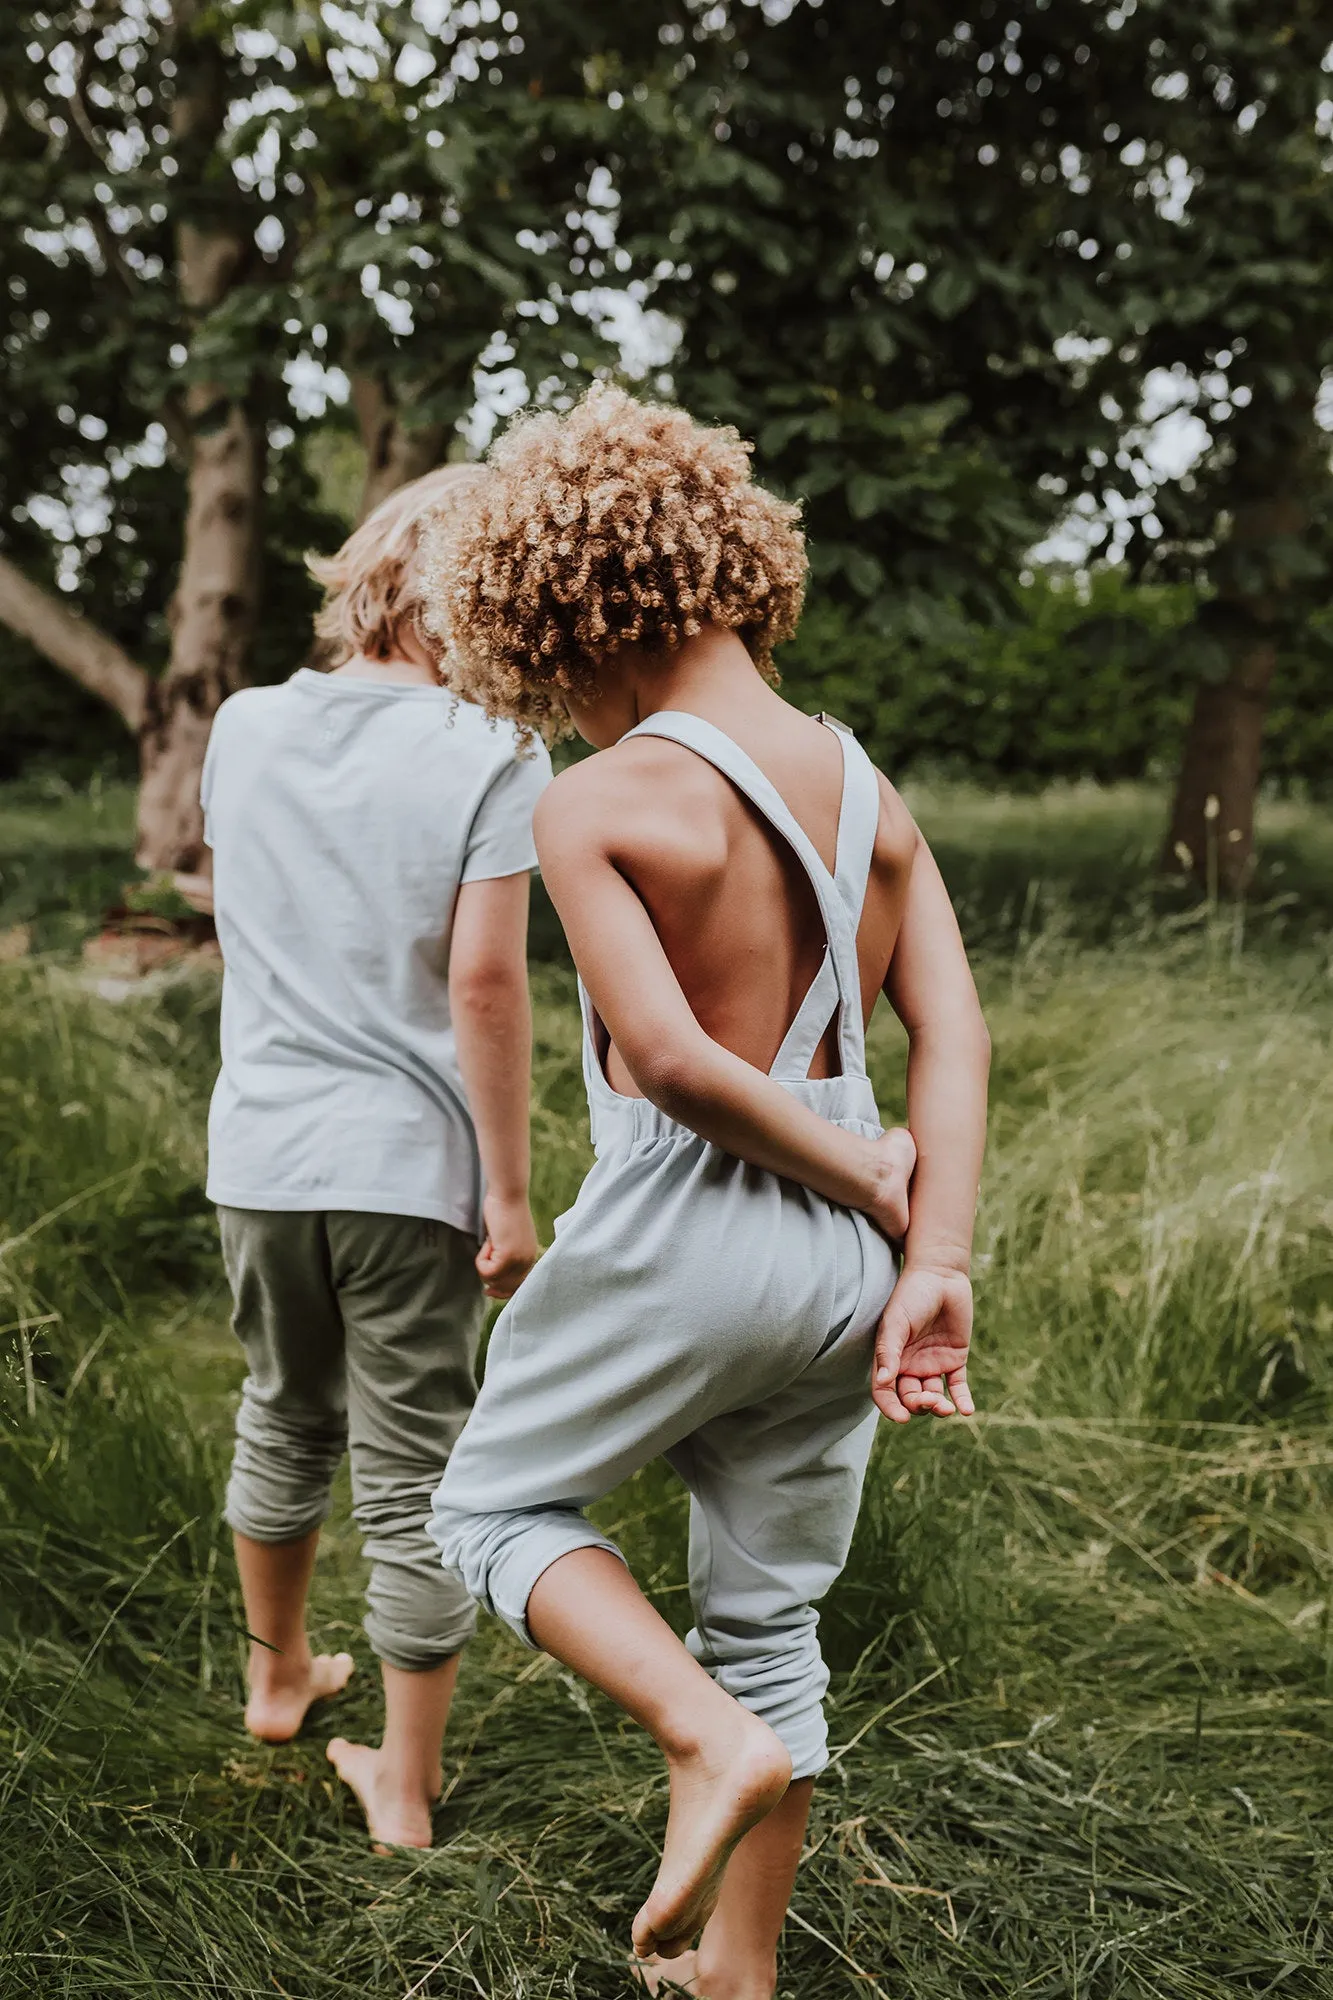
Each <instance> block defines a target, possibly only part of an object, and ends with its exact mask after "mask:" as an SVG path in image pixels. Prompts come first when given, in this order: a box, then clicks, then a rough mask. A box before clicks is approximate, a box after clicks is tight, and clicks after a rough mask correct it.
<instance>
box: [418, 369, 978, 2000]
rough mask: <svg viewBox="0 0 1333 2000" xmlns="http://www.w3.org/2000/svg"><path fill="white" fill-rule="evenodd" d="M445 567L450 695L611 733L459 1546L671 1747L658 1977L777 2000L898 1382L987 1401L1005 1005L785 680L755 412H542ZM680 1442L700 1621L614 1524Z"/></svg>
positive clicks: (695, 1988)
mask: <svg viewBox="0 0 1333 2000" xmlns="http://www.w3.org/2000/svg"><path fill="white" fill-rule="evenodd" d="M427 580H428V585H429V593H430V595H431V598H432V601H433V607H434V612H433V615H434V617H435V618H436V620H437V622H438V623H439V625H440V628H441V629H442V630H443V631H444V632H445V633H446V634H447V636H448V639H449V641H450V644H451V647H452V649H453V654H452V657H453V659H454V662H455V665H454V669H453V670H454V672H455V674H456V676H457V685H459V686H460V687H462V688H464V689H465V690H466V691H467V692H468V693H469V694H470V695H471V696H472V697H473V698H475V699H476V700H477V701H478V702H480V703H482V704H483V705H484V706H485V707H487V708H488V709H489V710H490V712H491V713H493V714H495V715H499V716H504V717H506V718H507V719H510V720H512V721H513V722H515V723H517V724H520V725H525V726H527V727H528V728H529V729H541V730H545V731H547V732H549V733H554V732H555V731H557V730H558V729H560V728H562V727H564V726H565V725H566V724H569V723H572V725H573V726H574V728H575V729H577V730H578V732H579V733H580V735H582V736H583V737H584V738H585V739H586V740H587V741H588V742H589V743H591V744H592V745H594V746H595V748H596V749H597V750H598V751H599V753H600V754H599V755H597V756H595V757H591V758H589V759H588V760H586V761H585V762H583V763H580V764H576V765H574V766H573V767H572V768H571V769H569V770H568V771H566V772H565V773H563V774H562V776H560V777H559V778H557V779H556V781H555V783H554V784H553V785H552V786H551V788H550V790H549V791H548V792H547V793H546V794H545V795H544V797H543V798H542V800H541V803H540V805H539V807H538V811H537V816H536V834H537V847H538V852H539V854H540V857H541V864H542V871H543V875H544V877H545V880H546V883H547V886H548V888H549V890H550V893H551V896H552V898H553V900H554V902H555V905H556V908H557V910H558V911H559V914H560V916H561V918H562V920H563V922H564V925H565V929H566V931H567V933H568V936H569V941H570V945H571V948H572V950H573V954H574V959H575V963H576V965H577V967H578V971H579V974H580V979H581V987H582V998H583V1013H584V1073H585V1077H586V1081H587V1088H588V1097H589V1101H590V1106H591V1112H592V1129H593V1141H594V1146H595V1151H596V1160H595V1163H594V1165H593V1167H592V1169H591V1171H590V1173H589V1175H588V1177H587V1179H586V1181H585V1182H584V1184H583V1187H582V1189H581V1191H580V1193H579V1196H578V1199H577V1201H576V1202H575V1204H574V1206H573V1208H572V1209H571V1210H570V1212H569V1213H568V1214H567V1215H566V1216H564V1217H563V1218H562V1219H561V1220H560V1222H559V1223H558V1224H557V1234H556V1240H555V1245H554V1247H553V1248H552V1249H551V1250H550V1251H549V1252H548V1253H547V1255H546V1257H545V1258H544V1259H543V1260H542V1262H541V1264H539V1265H538V1267H537V1269H536V1271H535V1272H534V1273H533V1275H532V1276H531V1277H530V1278H529V1279H528V1280H527V1281H526V1283H525V1284H524V1286H523V1288H522V1290H521V1291H520V1292H519V1293H518V1294H517V1296H516V1297H515V1298H514V1299H513V1300H512V1301H511V1302H510V1304H509V1305H508V1306H507V1307H506V1308H505V1310H504V1312H503V1313H502V1314H501V1316H500V1319H499V1321H498V1322H497V1325H496V1328H495V1332H494V1336H493V1339H492V1344H491V1347H490V1351H489V1356H488V1361H487V1370H486V1381H485V1385H484V1387H483V1389H482V1391H481V1394H480V1397H479V1399H478V1402H477V1406H476V1409H475V1410H474V1412H473V1415H472V1417H471V1419H470V1420H469V1423H468V1426H467V1429H466V1431H465V1432H464V1434H463V1437H462V1438H461V1440H460V1442H459V1444H458V1447H457V1449H456V1450H455V1452H454V1455H453V1457H452V1458H451V1460H450V1462H449V1465H448V1467H447V1469H446V1471H445V1474H444V1477H443V1479H442V1481H441V1483H440V1488H439V1491H438V1493H437V1495H436V1498H435V1511H434V1533H435V1537H436V1540H437V1541H438V1543H439V1546H440V1549H441V1552H442V1555H443V1559H444V1561H445V1563H446V1564H447V1565H448V1566H449V1567H450V1568H451V1570H453V1571H454V1572H456V1573H457V1574H459V1575H461V1577H462V1578H463V1579H464V1581H465V1582H466V1583H467V1586H468V1588H469V1590H470V1591H471V1592H472V1594H473V1596H474V1597H476V1598H477V1599H479V1600H480V1602H481V1603H483V1604H485V1605H487V1606H488V1607H489V1608H490V1609H491V1610H492V1611H494V1612H496V1613H497V1614H498V1615H499V1616H500V1617H502V1618H503V1619H505V1620H506V1621H507V1622H508V1623H509V1625H510V1626H511V1627H512V1628H513V1630H514V1631H515V1632H516V1633H517V1634H518V1635H519V1636H520V1637H521V1638H523V1639H524V1640H525V1641H526V1642H527V1643H528V1644H531V1645H535V1646H538V1647H543V1648H545V1650H546V1651H547V1652H549V1653H552V1654H554V1655H555V1656H556V1658H557V1659H560V1660H562V1661H564V1662H565V1663H566V1664H567V1665H569V1666H571V1667H573V1668H574V1669H576V1670H577V1671H578V1672H579V1673H581V1674H582V1675H584V1676H585V1677H586V1678H587V1679H588V1680H590V1681H591V1682H592V1683H593V1684H594V1685H595V1686H597V1687H598V1688H600V1689H602V1690H603V1691H604V1692H605V1693H606V1694H608V1695H610V1696H611V1697H612V1699H613V1700H615V1701H617V1702H618V1703H619V1704H620V1705H621V1706H622V1708H624V1709H625V1710H626V1711H627V1713H628V1714H630V1715H631V1716H633V1717H634V1718H635V1719H636V1720H637V1721H639V1722H641V1723H642V1724H643V1725H644V1726H645V1727H646V1728H647V1729H648V1730H650V1731H651V1733H652V1735H653V1736H654V1737H655V1739H656V1741H657V1743H658V1744H659V1746H660V1747H661V1749H662V1751H663V1753H664V1755H665V1757H666V1761H667V1766H668V1771H669V1775H670V1791H671V1798H670V1810H669V1815H668V1820H667V1829H666V1841H665V1848H664V1852H663V1855H662V1861H661V1866H660V1868H659V1870H658V1873H657V1877H656V1880H655V1881H654V1883H653V1885H652V1887H651V1890H650V1892H649V1894H648V1896H647V1898H646V1900H645V1901H644V1903H643V1905H642V1907H641V1909H640V1910H639V1912H638V1915H637V1916H636V1917H635V1919H634V1924H633V1942H634V1949H635V1952H636V1954H637V1956H638V1959H639V1962H640V1967H641V1973H642V1977H643V1978H644V1979H645V1981H646V1982H647V1983H648V1984H650V1985H652V1986H654V1987H656V1985H657V1984H658V1983H659V1982H660V1981H662V1980H663V1979H665V1978H668V1977H669V1978H670V1980H672V1981H673V1982H676V1983H678V1984H679V1986H681V1987H683V1988H684V1989H685V1990H686V1991H688V1992H691V1993H694V1994H696V1995H699V1996H705V1997H706V2000H771V1996H772V1994H773V1992H774V1990H775V1985H776V1979H777V1946H778V1938H779V1933H780V1931H781V1928H782V1923H783V1918H784V1915H785V1912H786V1908H787V1903H788V1899H789V1896H790V1893H791V1888H792V1883H793V1880H794V1877H795V1871H796V1866H797V1861H798V1859H799V1856H800V1852H801V1846H802V1841H803V1837H804V1832H805V1825H806V1818H807V1815H808V1812H809V1809H810V1802H811V1795H812V1790H813V1786H814V1781H815V1778H816V1776H817V1774H818V1772H819V1771H820V1770H821V1769H822V1768H823V1766H824V1764H825V1763H826V1761H827V1756H828V1751H827V1731H826V1726H825V1721H824V1714H823V1701H822V1697H823V1694H824V1691H825V1688H826V1686H827V1682H828V1675H827V1671H826V1669H825V1667H824V1665H823V1662H822V1660H821V1658H820V1652H819V1645H818V1639H817V1636H816V1626H817V1613H816V1611H815V1609H814V1607H815V1605H816V1604H817V1602H818V1601H819V1599H820V1598H821V1597H822V1596H823V1595H824V1594H825V1592H826V1591H827V1590H828V1589H829V1587H830V1585H831V1584H832V1583H833V1582H834V1580H835V1579H836V1577H837V1576H838V1573H839V1571H840V1569H841V1568H842V1565H843V1563H844V1561H845V1559H846V1555H847V1550H848V1546H849V1544H850V1540H851V1535H852V1529H853V1526H854V1524H855V1520H856V1513H857V1507H858V1503H859V1498H860V1492H861V1485H862V1480H863V1477H864V1474H865V1469H866V1464H867V1460H868V1457H869V1453H870V1447H871V1443H872V1440H873V1438H874V1434H875V1429H876V1424H877V1406H878V1411H879V1412H882V1413H883V1414H884V1415H885V1416H887V1417H889V1418H890V1419H892V1420H893V1421H895V1422H900V1423H901V1422H906V1421H907V1420H908V1419H909V1418H910V1417H911V1416H913V1415H914V1414H916V1413H918V1412H927V1413H934V1414H937V1415H940V1416H945V1415H949V1414H951V1413H952V1412H953V1411H954V1410H959V1411H962V1412H964V1413H970V1411H971V1409H972V1401H971V1396H970V1393H969V1390H968V1387H967V1354H968V1344H969V1338H970V1333H971V1322H972V1298H971V1288H970V1284H969V1280H968V1260H969V1253H970V1245H971V1237H972V1221H973V1211H974V1207H975V1203H976V1195H977V1183H978V1176H979V1173H980V1166H981V1155H982V1146H983V1140H984V1130H985V1102H986V1068H987V1040H986V1032H985V1027H984V1024H983V1022H982V1018H981V1013H980V1010H979V1008H978V1005H977V999H976V993H975V990H974V988H973V984H972V980H971V976H970V974H969V971H968V967H967V961H966V958H965V956H964V952H963V947H962V943H961V940H960V938H959V934H958V927H957V924H956V922H955V920H954V916H953V912H952V909H951V908H950V904H949V899H948V896H947V894H946V892H945V889H944V886H943V883H942V882H941V880H940V876H939V873H938V871H937V869H936V867H935V864H934V862H933V860H932V859H931V856H930V853H929V851H928V849H927V848H926V845H925V843H924V841H923V840H922V839H921V836H920V834H919V833H918V832H917V829H916V827H915V826H914V824H913V822H912V820H911V818H910V816H909V814H908V813H907V811H906V809H905V807H904V806H903V804H902V801H901V800H900V799H899V798H898V796H897V794H896V793H895V791H894V790H893V788H892V786H891V785H890V784H889V782H888V780H887V779H886V778H884V777H883V776H882V775H880V774H879V773H878V772H877V771H876V770H875V769H874V767H873V766H872V765H871V763H870V761H869V759H868V758H867V757H866V755H865V753H864V751H862V750H861V749H860V747H859V746H858V745H857V744H856V742H855V741H854V740H853V739H852V738H851V737H850V735H849V734H848V733H847V732H846V731H845V730H844V729H843V728H842V727H841V726H840V725H838V724H837V723H835V722H833V721H832V720H831V719H830V718H828V717H822V716H821V717H820V718H818V719H815V718H812V717H810V716H807V715H803V714H801V713H800V712H799V711H798V710H796V709H794V708H792V707H791V706H789V704H788V703H787V702H785V701H784V700H783V699H782V697H781V696H780V695H779V694H778V693H777V691H776V689H775V687H774V685H773V682H774V680H775V678H776V676H775V674H774V672H773V665H772V658H773V649H774V647H775V645H777V644H778V643H779V642H780V641H781V640H782V639H784V638H786V637H788V636H789V635H790V633H791V632H792V630H793V629H794V627H795V624H796V620H797V616H798V614H799V609H800V603H801V596H802V590H803V586H804V580H805V552H804V548H803V545H802V540H801V535H800V532H799V528H798V525H797V512H796V509H795V508H794V507H792V506H789V505H787V504H785V503H784V502H782V501H780V500H777V499H775V498H774V497H773V496H772V495H771V494H768V493H766V492H764V491H763V490H762V489H761V488H760V487H758V486H756V485H755V484H754V482H753V480H752V479H751V476H750V464H749V457H748V451H747V448H746V447H745V446H744V445H743V444H742V443H741V441H740V439H739V438H738V437H737V435H736V433H735V432H734V431H731V430H720V429H705V428H703V427H701V426H700V425H698V424H695V423H694V422H692V421H691V419H690V418H689V417H688V416H686V415H685V414H684V413H683V412H682V411H679V410H671V409H658V408H648V407H645V406H643V405H642V404H639V403H636V402H635V401H633V400H632V399H631V398H630V397H628V396H626V395H624V394H623V393H622V392H620V391H618V390H613V389H598V390H594V391H593V392H592V393H591V394H590V395H589V396H588V397H587V398H586V399H585V400H584V401H583V402H582V403H581V404H579V405H578V406H577V408H575V409H574V410H572V411H571V412H570V413H569V414H568V415H565V416H557V415H555V414H552V413H547V414H542V415H538V416H534V417H531V418H528V419H526V420H524V421H521V422H520V423H519V424H517V425H515V426H514V428H513V429H512V430H511V431H510V432H509V433H508V434H507V435H506V436H505V437H504V438H503V439H502V440H501V442H500V443H499V444H498V445H497V446H496V448H495V449H494V450H493V451H492V452H491V455H490V460H489V466H488V469H487V471H486V474H485V476H484V479H483V480H482V481H481V482H480V483H479V484H478V486H477V487H476V488H474V489H471V490H470V491H469V494H468V504H467V506H466V507H465V508H461V507H460V508H456V509H450V510H448V511H447V512H446V513H445V514H444V515H443V516H442V518H441V521H440V524H439V526H438V528H437V529H436V530H434V531H433V534H432V543H431V550H430V555H429V558H428V563H427ZM881 990H883V991H884V992H885V993H886V994H887V995H888V998H889V1000H890V1002H891V1004H892V1005H893V1007H894V1009H895V1010H896V1012H897V1013H898V1014H899V1016H900V1017H901V1019H902V1020H903V1022H904V1023H905V1025H906V1027H907V1031H908V1036H909V1043H910V1055H909V1060H908V1078H907V1083H908V1115H909V1119H910V1123H911V1132H910V1133H908V1132H906V1131H901V1130H899V1131H894V1132H889V1133H884V1132H883V1131H882V1130H881V1126H880V1122H879V1115H878V1112H877V1109H876V1105H875V1096H874V1091H873V1089H872V1086H871V1083H870V1080H869V1077H868V1076H867V1074H866V1068H865V1046H864V1029H865V1023H866V1019H867V1017H868V1016H869V1014H870V1011H871V1009H872V1008H873V1006H874V1004H875V1001H876V999H877V997H878V995H879V993H880V991H881ZM909 1177H910V1178H911V1208H910V1218H909V1212H908V1181H909ZM899 1242H901V1244H902V1249H901V1261H900V1253H899V1251H898V1250H897V1249H896V1248H895V1247H894V1246H895V1244H897V1243H899ZM657 1456H662V1457H665V1458H666V1459H667V1461H668V1462H669V1463H670V1464H671V1465H672V1466H673V1467H674V1469H675V1470H676V1472H677V1473H678V1474H679V1475H680V1477H681V1478H682V1479H683V1480H684V1482H685V1484H686V1485H687V1486H688V1488H689V1491H690V1548H689V1579H690V1594H691V1600H692V1605H693V1611H694V1627H693V1630H692V1631H691V1632H690V1634H689V1636H688V1639H687V1640H686V1641H685V1642H684V1643H682V1642H681V1641H680V1640H679V1639H677V1637H676V1636H675V1634H674V1633H673V1632H672V1631H671V1629H670V1627H669V1626H667V1625H666V1624H665V1623H664V1622H663V1621H662V1619H661V1618H659V1617H658V1615H657V1613H656V1612H655V1611H654V1610H653V1608H652V1607H651V1606H650V1604H649V1603H648V1601H647V1599H646V1598H645V1597H644V1596H643V1595H642V1594H641V1592H640V1591H639V1589H638V1587H637V1585H636V1584H635V1582H634V1581H633V1579H632V1577H631V1576H630V1574H629V1572H628V1570H627V1568H626V1566H625V1563H624V1561H623V1559H622V1558H621V1556H620V1553H619V1551H618V1550H617V1548H616V1547H615V1545H614V1543H612V1542H611V1541H609V1540H608V1539H607V1538H606V1537H605V1536H604V1535H602V1534H600V1533H599V1532H598V1531H597V1530H596V1529H595V1528H594V1527H593V1526H592V1525H591V1523H590V1522H589V1521H588V1519H587V1516H586V1513H585V1511H584V1510H585V1509H586V1508H587V1507H588V1505H589V1504H590V1503H592V1502H594V1501H596V1500H598V1499H600V1498H602V1497H603V1496H604V1495H605V1494H607V1493H608V1492H609V1491H610V1490H611V1489H612V1488H613V1487H614V1486H616V1485H617V1484H619V1482H620V1481H622V1480H624V1479H626V1478H628V1477H629V1476H630V1475H631V1474H632V1473H633V1472H634V1471H635V1470H636V1469H637V1468H638V1467H640V1466H642V1465H644V1464H645V1463H646V1462H647V1461H648V1460H649V1459H652V1458H654V1457H657ZM696 1939H697V1944H696Z"/></svg>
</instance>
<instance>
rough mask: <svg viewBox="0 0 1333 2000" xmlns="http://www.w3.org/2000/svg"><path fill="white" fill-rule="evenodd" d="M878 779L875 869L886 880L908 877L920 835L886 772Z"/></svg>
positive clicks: (877, 772) (878, 775) (880, 772)
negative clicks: (877, 825) (877, 827)
mask: <svg viewBox="0 0 1333 2000" xmlns="http://www.w3.org/2000/svg"><path fill="white" fill-rule="evenodd" d="M875 776H876V778H877V779H878V780H879V829H878V831H877V832H876V835H875V860H874V867H875V871H876V873H877V874H879V875H880V876H881V877H882V878H883V879H884V880H886V881H887V880H890V879H895V878H899V877H902V878H905V877H906V876H907V875H909V874H910V873H911V869H912V863H913V861H914V860H915V859H916V852H917V848H918V847H919V846H920V844H921V835H920V832H919V831H918V829H917V824H916V821H915V820H914V819H913V818H912V815H911V813H910V812H908V810H907V807H906V805H905V804H904V803H903V800H902V798H901V796H900V795H899V793H898V792H897V791H896V790H895V789H894V787H893V786H892V785H891V784H890V783H889V780H888V779H887V778H886V777H885V775H884V773H883V772H882V771H880V770H876V772H875Z"/></svg>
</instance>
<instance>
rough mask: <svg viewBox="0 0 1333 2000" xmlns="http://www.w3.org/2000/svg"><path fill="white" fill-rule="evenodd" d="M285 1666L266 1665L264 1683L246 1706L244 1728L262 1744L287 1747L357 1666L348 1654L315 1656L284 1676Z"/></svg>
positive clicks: (270, 1662) (254, 1688) (336, 1692)
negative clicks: (308, 1717) (317, 1704)
mask: <svg viewBox="0 0 1333 2000" xmlns="http://www.w3.org/2000/svg"><path fill="white" fill-rule="evenodd" d="M285 1664H286V1663H285V1662H283V1661H281V1660H276V1661H268V1662H266V1667H265V1673H264V1680H263V1682H262V1684H261V1685H260V1686H257V1687H256V1686H252V1687H251V1689H250V1699H249V1701H247V1703H246V1704H245V1726H246V1728H247V1729H248V1730H249V1732H250V1734H251V1735H252V1736H257V1737H258V1738H259V1740H260V1742H261V1743H290V1742H291V1740H292V1738H293V1736H295V1735H296V1733H297V1731H298V1730H299V1729H300V1727H301V1724H302V1723H303V1722H304V1721H305V1719H306V1715H307V1713H308V1711H309V1710H310V1708H311V1706H312V1705H313V1704H314V1703H315V1702H317V1701H327V1700H328V1698H329V1696H330V1695H335V1694H341V1693H342V1690H343V1689H344V1688H345V1687H346V1686H347V1683H348V1680H349V1679H350V1678H351V1673H352V1668H353V1666H354V1665H355V1664H356V1663H355V1661H354V1660H353V1658H352V1656H351V1654H350V1653H316V1655H315V1656H314V1658H313V1659H310V1660H307V1661H306V1663H305V1665H304V1666H303V1667H298V1668H297V1670H296V1671H295V1672H294V1673H288V1674H286V1675H284V1673H283V1667H284V1665H285Z"/></svg>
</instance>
